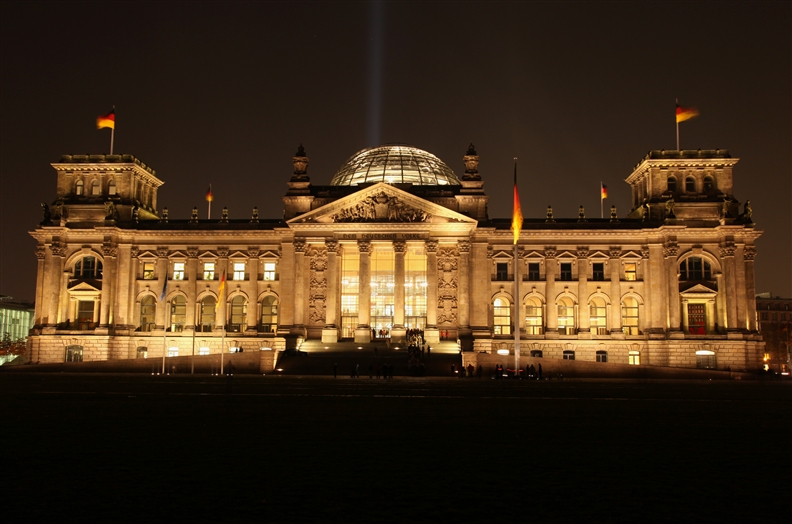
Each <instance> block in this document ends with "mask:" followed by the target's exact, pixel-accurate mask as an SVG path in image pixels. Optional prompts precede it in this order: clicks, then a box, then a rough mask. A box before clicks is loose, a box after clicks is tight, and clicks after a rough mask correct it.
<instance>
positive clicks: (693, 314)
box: [688, 304, 707, 335]
mask: <svg viewBox="0 0 792 524" xmlns="http://www.w3.org/2000/svg"><path fill="white" fill-rule="evenodd" d="M688 327H689V328H690V334H691V335H706V334H707V312H706V305H705V304H688Z"/></svg>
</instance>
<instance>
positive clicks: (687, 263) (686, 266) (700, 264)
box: [679, 257, 712, 282]
mask: <svg viewBox="0 0 792 524" xmlns="http://www.w3.org/2000/svg"><path fill="white" fill-rule="evenodd" d="M691 280H712V266H710V263H709V262H707V261H706V260H704V259H703V258H701V257H690V258H687V259H685V260H683V261H682V262H680V263H679V281H680V282H686V281H691Z"/></svg>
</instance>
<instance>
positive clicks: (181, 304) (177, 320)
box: [170, 295, 187, 332]
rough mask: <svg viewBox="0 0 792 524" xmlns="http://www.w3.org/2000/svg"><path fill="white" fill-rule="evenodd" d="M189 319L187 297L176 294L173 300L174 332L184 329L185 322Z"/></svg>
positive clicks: (172, 324)
mask: <svg viewBox="0 0 792 524" xmlns="http://www.w3.org/2000/svg"><path fill="white" fill-rule="evenodd" d="M186 319H187V299H185V298H184V297H183V296H182V295H176V296H175V297H173V300H171V327H170V330H171V331H173V332H181V331H183V330H184V323H185V321H186Z"/></svg>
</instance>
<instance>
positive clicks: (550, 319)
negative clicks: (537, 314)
mask: <svg viewBox="0 0 792 524" xmlns="http://www.w3.org/2000/svg"><path fill="white" fill-rule="evenodd" d="M555 257H556V249H555V247H546V248H545V281H546V282H547V284H546V288H547V296H546V297H545V300H546V302H547V315H546V318H547V320H546V322H547V327H546V329H545V332H546V334H547V336H548V338H558V305H557V304H556V294H557V292H556V271H557V270H558V262H557V260H556V258H555Z"/></svg>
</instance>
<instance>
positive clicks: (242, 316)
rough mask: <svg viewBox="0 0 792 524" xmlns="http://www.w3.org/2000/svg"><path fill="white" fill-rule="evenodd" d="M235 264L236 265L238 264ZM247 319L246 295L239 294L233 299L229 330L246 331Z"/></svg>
mask: <svg viewBox="0 0 792 524" xmlns="http://www.w3.org/2000/svg"><path fill="white" fill-rule="evenodd" d="M234 265H235V266H236V264H234ZM243 265H244V264H243ZM235 271H236V269H235ZM246 321H247V300H245V297H243V296H242V295H237V296H235V297H234V298H233V299H232V300H231V318H230V322H229V325H228V330H229V331H234V332H242V331H245V329H246V328H247V324H246Z"/></svg>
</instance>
